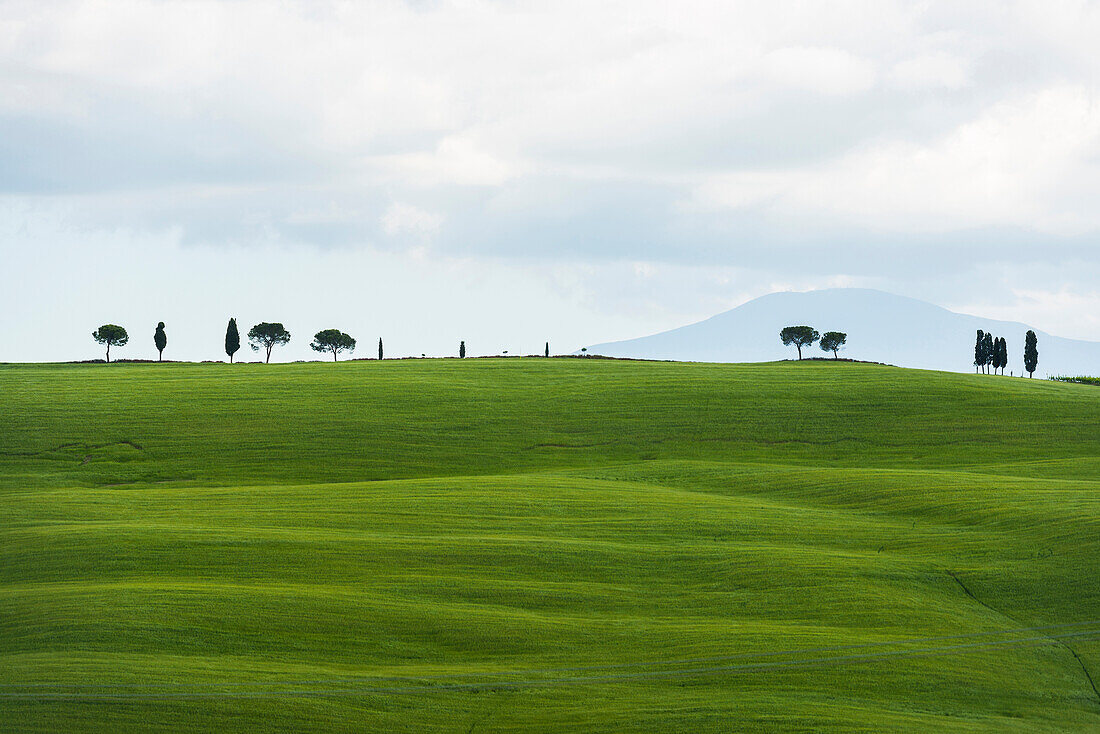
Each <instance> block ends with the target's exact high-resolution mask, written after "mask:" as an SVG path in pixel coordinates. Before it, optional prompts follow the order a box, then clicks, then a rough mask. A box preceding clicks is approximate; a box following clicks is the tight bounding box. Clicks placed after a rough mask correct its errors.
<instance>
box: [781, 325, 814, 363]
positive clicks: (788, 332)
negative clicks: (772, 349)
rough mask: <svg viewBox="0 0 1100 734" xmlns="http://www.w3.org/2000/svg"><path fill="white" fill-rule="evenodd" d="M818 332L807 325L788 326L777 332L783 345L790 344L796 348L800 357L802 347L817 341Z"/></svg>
mask: <svg viewBox="0 0 1100 734" xmlns="http://www.w3.org/2000/svg"><path fill="white" fill-rule="evenodd" d="M818 336H820V334H818V333H817V330H816V329H811V328H810V327H809V326H788V327H786V328H784V329H783V330H782V331H780V332H779V338H780V340H781V341H782V342H783V346H786V347H789V346H791V345H792V344H793V345H794V347H795V348H796V349H798V358H799V359H802V347H808V346H810V345H811V344H813V343H814V342H815V341H817V337H818Z"/></svg>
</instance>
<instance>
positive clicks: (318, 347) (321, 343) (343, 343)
mask: <svg viewBox="0 0 1100 734" xmlns="http://www.w3.org/2000/svg"><path fill="white" fill-rule="evenodd" d="M309 347H310V349H312V350H313V351H315V352H332V361H333V362H335V361H336V355H337V353H339V352H354V351H355V340H354V339H352V338H351V337H350V336H348V335H347V334H345V333H344V332H342V331H340V330H339V329H324V330H322V331H318V332H317V333H316V334H314V335H313V341H312V342H311V343H310V345H309Z"/></svg>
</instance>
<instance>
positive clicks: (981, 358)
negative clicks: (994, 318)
mask: <svg viewBox="0 0 1100 734" xmlns="http://www.w3.org/2000/svg"><path fill="white" fill-rule="evenodd" d="M984 366H985V332H984V331H982V330H981V329H978V339H977V341H975V342H974V371H975V372H977V371H978V370H980V369H982V367H984Z"/></svg>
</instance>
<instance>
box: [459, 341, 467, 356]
mask: <svg viewBox="0 0 1100 734" xmlns="http://www.w3.org/2000/svg"><path fill="white" fill-rule="evenodd" d="M458 358H459V359H466V342H464V341H461V342H459V343H458Z"/></svg>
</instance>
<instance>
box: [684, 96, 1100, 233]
mask: <svg viewBox="0 0 1100 734" xmlns="http://www.w3.org/2000/svg"><path fill="white" fill-rule="evenodd" d="M1098 156H1100V94H1098V93H1097V91H1095V90H1091V89H1088V88H1085V87H1079V86H1059V87H1053V88H1050V89H1045V90H1042V91H1040V92H1037V93H1032V94H1026V95H1022V96H1016V97H1012V98H1010V99H1006V100H1003V101H1001V102H999V103H997V104H994V105H992V106H991V107H989V108H988V109H986V110H984V111H982V113H981V114H980V115H978V116H977V117H976V118H975V119H972V120H970V121H968V122H966V123H965V124H962V125H960V126H958V127H957V128H955V129H954V130H952V131H950V132H949V133H947V134H946V135H944V136H942V137H940V138H938V139H935V140H932V141H929V142H927V143H918V142H915V141H911V140H885V141H881V142H877V143H870V144H868V145H866V146H863V147H861V148H860V149H858V150H855V151H853V152H851V153H849V154H848V155H845V156H843V157H841V158H839V159H837V160H834V161H830V162H828V163H826V164H824V165H820V166H815V167H812V168H802V169H793V170H785V171H763V172H760V171H750V172H744V173H742V172H737V173H728V174H718V175H715V176H712V177H710V178H709V179H708V180H707V181H705V182H704V183H703V184H701V185H700V186H699V187H698V189H697V190H696V194H695V199H694V201H695V202H696V203H697V204H699V205H701V206H715V207H730V208H745V207H754V206H763V207H766V208H768V209H769V210H771V211H773V212H774V213H776V214H779V215H785V216H796V215H798V214H799V213H803V214H805V215H807V216H817V217H827V218H837V219H840V220H842V221H845V222H848V223H851V224H855V225H858V226H861V227H870V228H874V229H877V230H883V231H895V232H901V231H904V232H946V231H951V230H957V229H966V228H971V227H1005V226H1019V227H1024V228H1029V229H1033V230H1036V231H1038V232H1043V233H1047V234H1049V235H1053V236H1059V235H1080V234H1083V233H1086V232H1090V231H1095V230H1096V229H1098V228H1100V209H1097V208H1095V207H1087V206H1084V203H1085V202H1086V201H1087V200H1089V199H1092V200H1095V199H1096V197H1097V196H1100V166H1098V163H1100V157H1098Z"/></svg>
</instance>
